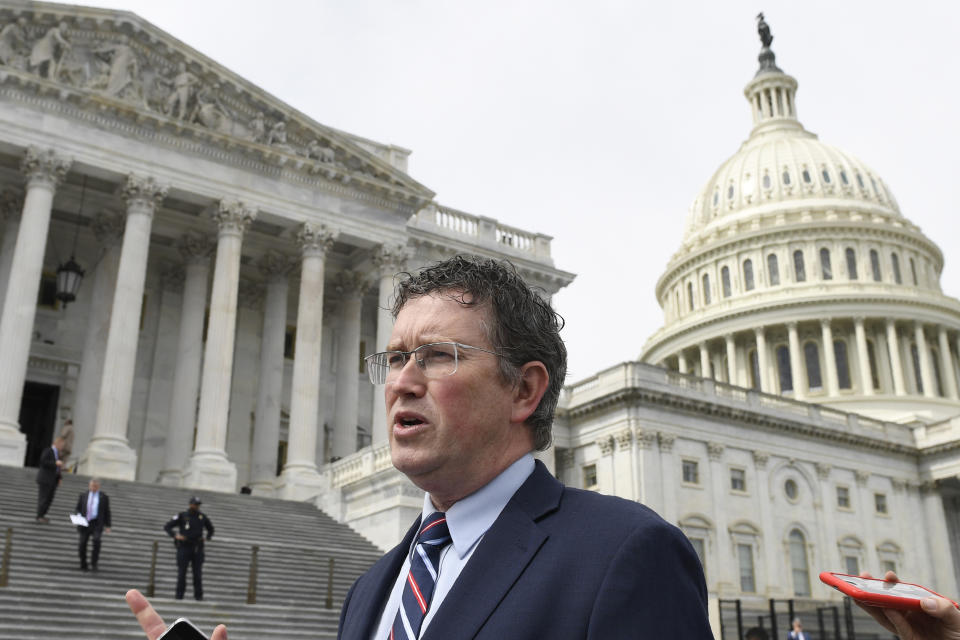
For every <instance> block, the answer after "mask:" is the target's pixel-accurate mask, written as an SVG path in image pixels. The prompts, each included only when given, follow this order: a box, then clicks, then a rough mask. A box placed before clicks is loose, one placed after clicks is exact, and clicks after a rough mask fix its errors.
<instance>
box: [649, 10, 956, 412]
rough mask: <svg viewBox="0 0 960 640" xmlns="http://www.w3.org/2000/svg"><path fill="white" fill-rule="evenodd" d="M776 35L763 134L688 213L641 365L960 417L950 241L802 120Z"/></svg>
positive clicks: (754, 85) (754, 89)
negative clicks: (926, 227) (927, 230)
mask: <svg viewBox="0 0 960 640" xmlns="http://www.w3.org/2000/svg"><path fill="white" fill-rule="evenodd" d="M761 26H763V27H764V28H765V26H766V25H765V24H762V25H761ZM761 33H763V32H762V31H761ZM766 35H767V39H766V40H764V46H763V48H762V49H761V53H760V57H759V61H760V68H759V70H758V71H757V73H756V75H755V76H754V77H753V79H752V80H751V81H750V82H749V83H748V84H747V86H746V87H745V89H744V95H745V97H746V99H747V102H748V104H749V108H750V111H751V114H752V116H753V128H752V129H751V131H750V134H749V136H748V137H747V139H746V140H745V141H744V142H743V143H742V144H741V145H740V148H739V149H738V150H737V152H736V153H734V154H733V155H732V156H731V157H730V158H729V159H727V160H726V161H725V162H723V163H722V164H721V165H720V167H719V168H718V169H717V170H716V171H715V172H714V173H713V175H712V176H711V177H710V179H709V180H708V181H707V182H706V184H705V185H704V186H703V188H702V189H701V190H700V192H699V193H698V194H697V196H696V198H695V199H694V201H693V204H692V205H691V207H690V210H689V212H688V215H687V218H686V221H685V224H684V230H683V237H682V241H681V244H680V247H679V249H678V250H677V252H676V253H675V254H674V255H673V257H672V258H671V260H670V262H669V264H668V265H667V268H666V270H665V271H664V273H663V275H662V276H661V278H660V280H659V281H658V283H657V289H656V294H657V299H658V301H659V302H660V305H661V307H662V308H663V310H664V320H665V322H664V326H663V327H662V328H661V329H660V330H659V331H657V332H656V333H655V334H654V335H653V336H651V338H650V339H649V340H648V341H647V344H646V345H645V347H644V350H643V354H642V355H641V359H642V360H644V361H646V362H652V363H657V364H661V365H663V366H666V367H668V368H672V369H674V370H677V371H679V372H681V373H688V374H693V375H699V376H702V377H705V378H714V379H716V380H719V381H722V382H728V383H731V384H734V385H738V386H743V387H748V388H751V387H752V388H754V389H756V390H758V391H763V392H768V393H773V394H779V395H782V396H787V397H793V398H795V399H797V400H808V401H814V402H818V403H824V404H830V405H834V406H838V407H840V408H843V409H844V410H848V411H855V412H862V413H866V414H868V415H873V416H875V417H878V418H881V419H884V420H899V421H913V420H922V421H935V420H941V419H944V418H946V417H951V416H955V415H958V414H960V389H958V380H960V302H958V301H957V300H956V299H954V298H951V297H948V296H945V295H944V294H943V293H942V291H941V289H940V273H941V271H942V269H943V255H942V253H941V251H940V249H939V248H938V247H937V246H936V244H934V243H933V242H932V241H931V240H930V239H929V238H927V237H926V236H925V235H924V234H923V233H922V232H921V230H920V228H919V227H917V226H916V225H915V224H913V223H912V222H910V221H909V220H908V219H907V218H906V217H904V216H903V214H902V213H901V211H900V207H899V205H898V203H897V201H896V199H895V198H894V196H893V193H892V191H891V189H890V188H889V187H888V186H887V184H886V182H885V181H884V180H883V179H882V178H881V177H880V176H879V175H878V174H877V173H876V172H875V171H874V170H873V169H871V168H870V167H869V166H868V165H867V164H865V163H863V162H862V161H861V160H859V159H858V158H856V157H855V156H854V155H852V154H850V153H848V152H846V151H844V150H841V149H838V148H836V147H834V146H831V145H829V144H826V143H824V142H821V141H820V140H819V139H818V138H817V136H816V135H815V134H813V133H811V132H809V131H807V130H806V129H805V128H804V126H803V125H802V124H801V123H800V121H799V120H798V118H797V107H796V92H797V86H798V83H797V80H796V79H795V78H793V77H792V76H790V75H788V74H786V73H784V72H783V71H782V70H781V69H780V68H778V67H777V65H776V62H775V57H774V54H773V52H772V51H771V50H770V48H769V44H770V41H771V40H772V38H770V37H769V31H767V34H766Z"/></svg>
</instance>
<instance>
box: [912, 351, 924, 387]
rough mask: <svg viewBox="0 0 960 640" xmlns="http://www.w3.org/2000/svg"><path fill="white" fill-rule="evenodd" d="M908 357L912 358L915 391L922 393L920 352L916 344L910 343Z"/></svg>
mask: <svg viewBox="0 0 960 640" xmlns="http://www.w3.org/2000/svg"><path fill="white" fill-rule="evenodd" d="M910 359H911V360H913V377H914V380H915V381H916V383H917V393H923V375H922V374H921V373H920V354H919V353H918V352H917V345H916V344H911V345H910Z"/></svg>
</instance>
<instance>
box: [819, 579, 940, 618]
mask: <svg viewBox="0 0 960 640" xmlns="http://www.w3.org/2000/svg"><path fill="white" fill-rule="evenodd" d="M820 581H821V582H823V583H824V584H828V585H830V586H831V587H833V588H834V589H836V590H837V591H839V592H841V593H843V594H846V595H848V596H850V597H851V598H853V599H854V600H858V601H860V602H862V603H863V604H866V605H871V606H875V607H889V608H891V609H917V610H922V608H921V606H920V601H921V600H922V599H923V598H930V597H933V596H938V597H940V598H944V596H941V595H940V594H939V593H937V592H935V591H930V589H927V588H926V587H921V586H920V585H918V584H911V583H909V582H887V581H886V580H878V579H876V578H861V577H860V576H851V575H849V574H846V573H834V572H833V571H824V572H822V573H821V574H820ZM944 599H945V600H947V599H949V598H944ZM950 602H953V600H950ZM953 606H955V607H956V606H957V603H956V602H953Z"/></svg>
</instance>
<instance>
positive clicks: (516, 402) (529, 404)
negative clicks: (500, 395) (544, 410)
mask: <svg viewBox="0 0 960 640" xmlns="http://www.w3.org/2000/svg"><path fill="white" fill-rule="evenodd" d="M549 384H550V374H549V373H547V367H546V366H545V365H544V364H543V363H542V362H540V361H539V360H534V361H532V362H528V363H526V364H525V365H523V366H521V367H520V379H519V380H518V381H517V384H516V386H515V387H514V389H513V409H512V411H511V414H510V420H511V422H515V423H522V422H526V420H527V418H529V417H530V414H532V413H533V412H534V411H536V409H537V407H538V406H539V405H540V399H541V398H542V397H543V394H544V393H546V392H547V386H548V385H549Z"/></svg>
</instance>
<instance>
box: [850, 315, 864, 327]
mask: <svg viewBox="0 0 960 640" xmlns="http://www.w3.org/2000/svg"><path fill="white" fill-rule="evenodd" d="M866 321H867V319H866V318H865V317H864V316H854V317H853V323H854V324H858V325H860V326H861V327H862V326H863V323H865V322H866Z"/></svg>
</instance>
